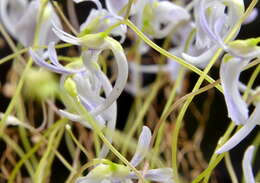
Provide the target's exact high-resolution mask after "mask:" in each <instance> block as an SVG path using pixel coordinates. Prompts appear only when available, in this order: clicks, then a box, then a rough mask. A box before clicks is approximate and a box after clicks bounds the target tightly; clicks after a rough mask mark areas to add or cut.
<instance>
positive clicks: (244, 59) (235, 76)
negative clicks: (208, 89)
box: [216, 38, 260, 153]
mask: <svg viewBox="0 0 260 183" xmlns="http://www.w3.org/2000/svg"><path fill="white" fill-rule="evenodd" d="M258 42H259V38H256V39H249V40H244V41H243V40H238V41H234V42H231V43H230V44H229V45H230V46H229V49H230V50H231V53H232V55H235V56H236V57H234V56H231V55H226V56H225V57H224V58H223V61H222V63H221V67H220V79H221V84H222V86H223V90H224V97H225V101H226V104H227V110H228V115H229V117H230V118H231V119H232V121H234V122H235V123H236V124H237V125H243V127H242V128H241V129H239V130H238V131H237V132H236V133H235V134H234V135H233V136H232V137H231V138H230V139H229V140H228V141H227V142H226V143H225V144H224V145H223V146H222V147H220V148H219V149H218V150H217V151H216V153H223V152H226V151H229V150H230V149H232V148H233V147H235V146H236V145H237V144H239V143H240V142H241V141H242V140H243V139H244V138H245V137H246V136H247V135H248V134H249V133H250V132H251V131H252V130H253V129H254V128H255V126H256V125H260V114H259V112H260V102H259V101H255V102H254V105H255V109H254V111H253V113H252V114H251V115H250V116H249V115H248V106H247V104H246V103H245V101H244V100H243V98H242V96H241V94H240V92H239V87H240V82H239V76H240V73H241V72H242V70H243V67H244V66H246V65H247V64H248V63H249V61H251V60H252V59H253V58H255V57H259V56H260V47H259V46H257V44H258Z"/></svg>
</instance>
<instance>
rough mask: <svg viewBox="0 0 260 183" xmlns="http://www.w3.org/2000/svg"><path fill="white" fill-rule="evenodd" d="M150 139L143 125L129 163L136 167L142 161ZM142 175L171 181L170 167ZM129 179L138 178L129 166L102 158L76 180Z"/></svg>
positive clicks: (109, 181)
mask: <svg viewBox="0 0 260 183" xmlns="http://www.w3.org/2000/svg"><path fill="white" fill-rule="evenodd" d="M150 141H151V131H150V129H149V128H148V127H146V126H144V127H143V129H142V132H141V134H140V136H139V140H138V144H137V149H136V152H135V154H134V156H133V158H132V160H131V161H130V163H131V164H132V165H133V166H134V167H136V166H137V165H139V164H140V163H141V161H143V159H144V158H145V156H146V155H147V153H148V151H149V145H150ZM143 176H144V178H145V179H147V180H151V181H156V182H167V183H170V182H172V169H171V168H158V169H151V170H146V171H144V172H143ZM131 179H138V177H137V176H136V175H135V173H133V172H132V171H131V170H130V168H129V167H126V166H124V165H121V164H117V163H113V162H111V161H109V160H103V163H101V164H99V165H97V166H96V167H95V168H94V169H92V170H91V171H90V172H89V173H88V174H87V175H86V176H84V177H80V178H78V179H77V180H76V182H77V183H121V182H122V183H123V182H124V183H132V180H131Z"/></svg>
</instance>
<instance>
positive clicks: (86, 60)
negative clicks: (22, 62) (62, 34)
mask: <svg viewBox="0 0 260 183" xmlns="http://www.w3.org/2000/svg"><path fill="white" fill-rule="evenodd" d="M48 53H49V59H50V61H51V63H47V62H45V61H44V60H43V59H42V58H41V57H40V56H39V55H38V54H37V53H35V52H34V51H32V50H30V54H31V56H32V58H33V59H34V60H35V62H36V63H37V64H38V65H39V66H42V67H45V68H47V69H49V70H51V71H53V72H57V73H60V74H62V77H61V86H62V87H64V88H65V89H66V90H67V91H68V93H69V94H70V96H69V97H71V98H72V100H73V99H76V100H79V101H80V102H81V104H82V105H83V106H84V107H85V108H86V109H87V110H88V111H89V112H90V113H91V114H92V115H93V116H94V118H95V120H96V122H97V124H98V125H99V127H101V128H104V127H107V128H108V129H109V130H111V131H113V130H114V129H115V124H116V116H117V107H116V103H115V102H114V103H113V104H112V105H111V106H109V107H108V108H106V109H104V110H103V111H101V112H100V113H98V114H95V109H96V107H98V106H100V105H103V102H104V101H105V99H106V98H104V97H102V96H101V93H102V91H104V93H105V97H108V96H109V94H110V93H111V92H112V85H111V83H110V82H109V79H108V78H107V76H106V75H105V74H104V73H103V72H102V71H101V69H100V68H99V66H98V65H97V59H98V55H99V53H100V51H95V50H91V49H90V50H87V51H85V52H83V56H82V57H83V62H79V63H77V64H73V65H71V64H69V65H68V66H66V67H64V66H62V65H61V64H60V63H59V61H58V57H57V53H56V50H55V47H54V43H50V44H49V46H48ZM72 66H73V67H72ZM75 97H76V98H75ZM59 113H60V114H61V115H62V116H64V117H66V118H68V119H70V120H72V121H76V122H79V123H81V124H82V125H84V126H85V127H87V128H90V129H92V126H91V125H90V124H89V123H88V122H87V121H86V120H85V119H84V117H82V115H80V114H75V113H71V112H69V111H66V110H59ZM107 138H108V140H109V141H110V142H111V141H112V137H111V135H110V134H109V133H107ZM107 153H108V148H107V147H106V146H105V145H104V146H103V147H102V150H101V152H100V154H99V157H100V158H103V157H105V156H106V154H107Z"/></svg>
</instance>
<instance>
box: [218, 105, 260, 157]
mask: <svg viewBox="0 0 260 183" xmlns="http://www.w3.org/2000/svg"><path fill="white" fill-rule="evenodd" d="M259 119H260V102H257V103H256V106H255V110H254V111H253V113H252V114H251V115H250V117H249V118H248V120H246V121H245V122H244V123H245V125H243V127H242V128H240V129H239V130H238V131H237V132H236V133H235V134H234V135H233V136H232V137H231V138H230V139H229V140H228V141H227V142H226V143H225V144H224V145H223V146H221V147H220V148H219V149H218V150H217V151H216V153H217V154H220V153H223V152H226V151H229V150H230V149H232V148H234V147H235V146H236V145H237V144H239V143H240V142H241V141H242V140H243V139H244V138H246V136H248V135H249V133H250V132H251V131H252V130H253V129H254V128H255V127H256V126H257V125H260V120H259Z"/></svg>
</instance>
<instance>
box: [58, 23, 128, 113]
mask: <svg viewBox="0 0 260 183" xmlns="http://www.w3.org/2000/svg"><path fill="white" fill-rule="evenodd" d="M53 30H54V32H55V33H56V35H57V36H58V37H59V38H60V39H61V40H63V41H65V42H68V43H71V44H75V45H80V46H83V47H86V48H88V49H93V50H98V51H99V53H100V52H101V51H103V50H105V49H108V50H111V51H112V52H113V54H114V56H115V61H116V64H117V68H118V69H117V79H116V82H115V85H114V87H113V89H112V91H111V92H110V94H109V96H108V97H106V99H105V100H104V101H103V103H102V104H100V105H99V106H97V107H96V108H95V110H94V111H93V115H98V114H100V113H101V112H102V111H104V110H105V109H107V108H108V107H109V106H110V105H112V104H113V103H114V102H115V101H116V99H117V98H118V97H119V95H120V94H121V92H122V91H123V89H124V87H125V84H126V81H127V77H128V64H127V59H126V56H125V54H124V51H123V48H122V47H121V45H120V43H118V42H117V41H116V40H114V39H112V38H110V37H108V36H104V35H103V34H102V33H99V34H87V35H85V36H82V37H80V38H77V37H74V36H72V35H70V34H68V33H66V32H64V31H62V30H61V29H59V28H58V27H57V26H55V25H54V29H53Z"/></svg>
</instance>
